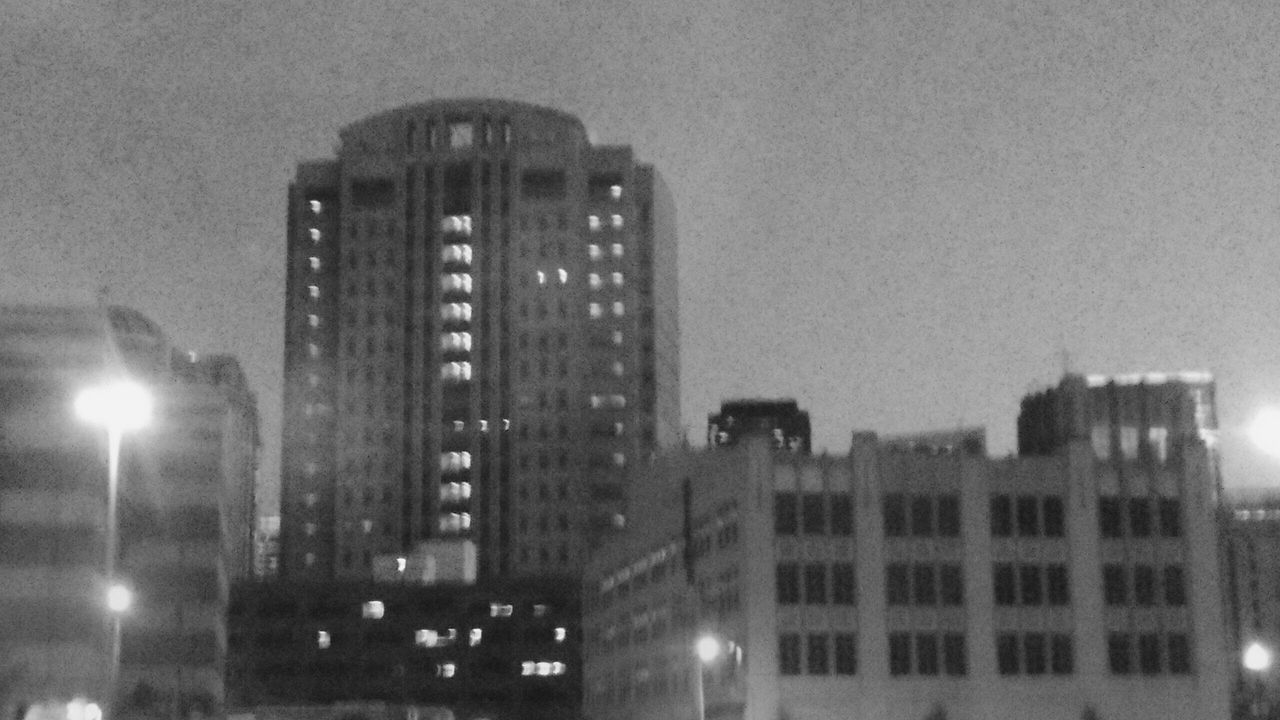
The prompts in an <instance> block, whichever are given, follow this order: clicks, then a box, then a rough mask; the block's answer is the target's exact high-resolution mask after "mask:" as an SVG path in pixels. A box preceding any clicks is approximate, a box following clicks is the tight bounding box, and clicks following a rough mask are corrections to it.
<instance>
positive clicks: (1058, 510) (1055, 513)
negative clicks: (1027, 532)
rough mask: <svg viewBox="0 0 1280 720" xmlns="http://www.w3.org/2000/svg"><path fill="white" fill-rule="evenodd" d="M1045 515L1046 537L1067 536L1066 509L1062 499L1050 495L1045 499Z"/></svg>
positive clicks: (1043, 517) (1042, 516) (1043, 516)
mask: <svg viewBox="0 0 1280 720" xmlns="http://www.w3.org/2000/svg"><path fill="white" fill-rule="evenodd" d="M1042 509H1043V514H1042V515H1041V518H1042V519H1043V521H1044V536H1045V537H1058V538H1060V537H1063V536H1065V535H1066V534H1067V523H1066V508H1065V507H1064V505H1063V503H1062V498H1060V497H1058V496H1057V495H1048V496H1046V497H1045V498H1044V505H1043V508H1042Z"/></svg>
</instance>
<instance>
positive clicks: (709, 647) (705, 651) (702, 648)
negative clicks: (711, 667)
mask: <svg viewBox="0 0 1280 720" xmlns="http://www.w3.org/2000/svg"><path fill="white" fill-rule="evenodd" d="M694 649H695V650H696V651H697V653H698V659H699V660H701V661H702V662H704V663H709V662H713V661H715V659H716V658H718V657H720V641H719V640H717V639H715V638H713V637H711V636H710V635H703V636H702V637H700V638H698V643H697V645H696V646H695V648H694Z"/></svg>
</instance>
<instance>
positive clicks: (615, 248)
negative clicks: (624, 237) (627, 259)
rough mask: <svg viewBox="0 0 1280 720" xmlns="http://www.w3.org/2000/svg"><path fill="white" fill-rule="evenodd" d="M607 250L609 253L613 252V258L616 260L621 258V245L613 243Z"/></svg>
mask: <svg viewBox="0 0 1280 720" xmlns="http://www.w3.org/2000/svg"><path fill="white" fill-rule="evenodd" d="M609 249H610V251H611V252H613V256H614V257H616V258H620V257H622V243H614V244H613V245H611V246H609Z"/></svg>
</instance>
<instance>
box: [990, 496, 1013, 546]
mask: <svg viewBox="0 0 1280 720" xmlns="http://www.w3.org/2000/svg"><path fill="white" fill-rule="evenodd" d="M1011 535H1013V500H1012V498H1010V497H1009V496H1008V495H992V496H991V536H992V537H1009V536H1011Z"/></svg>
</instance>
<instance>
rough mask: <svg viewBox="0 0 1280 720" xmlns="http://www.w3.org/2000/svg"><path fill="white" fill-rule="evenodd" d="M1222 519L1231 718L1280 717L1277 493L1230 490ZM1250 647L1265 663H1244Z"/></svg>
mask: <svg viewBox="0 0 1280 720" xmlns="http://www.w3.org/2000/svg"><path fill="white" fill-rule="evenodd" d="M1224 521H1225V525H1226V537H1225V547H1226V551H1225V553H1224V557H1225V560H1226V567H1225V568H1224V575H1225V578H1224V579H1225V582H1226V588H1227V592H1226V598H1227V619H1228V622H1227V628H1228V648H1229V649H1230V652H1231V656H1230V657H1229V658H1228V660H1229V661H1230V663H1231V670H1232V675H1233V680H1234V681H1235V682H1234V690H1235V695H1234V699H1235V703H1234V705H1235V709H1236V715H1235V717H1240V718H1275V717H1280V667H1278V666H1277V662H1278V661H1280V492H1277V491H1275V490H1271V489H1266V490H1263V489H1259V488H1255V489H1249V490H1246V489H1236V490H1233V491H1231V492H1230V493H1228V496H1227V502H1226V510H1225V512H1224ZM1254 645H1257V646H1259V647H1261V648H1262V649H1263V650H1264V651H1265V652H1267V653H1268V654H1269V657H1270V660H1271V664H1270V666H1269V667H1266V668H1261V669H1249V668H1246V667H1245V665H1244V662H1243V660H1244V655H1245V652H1246V651H1247V650H1248V649H1249V648H1250V647H1251V646H1254Z"/></svg>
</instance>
